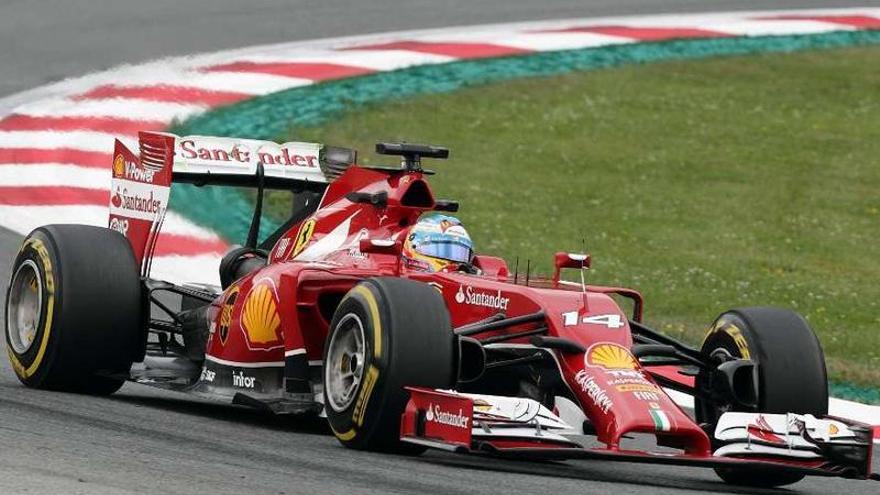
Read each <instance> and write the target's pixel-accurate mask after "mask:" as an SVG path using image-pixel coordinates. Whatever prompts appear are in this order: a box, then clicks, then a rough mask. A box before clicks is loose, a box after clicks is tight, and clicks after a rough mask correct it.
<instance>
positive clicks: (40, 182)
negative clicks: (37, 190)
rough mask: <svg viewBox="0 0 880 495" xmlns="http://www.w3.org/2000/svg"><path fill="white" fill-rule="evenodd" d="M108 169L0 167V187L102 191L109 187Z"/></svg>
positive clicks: (53, 166)
mask: <svg viewBox="0 0 880 495" xmlns="http://www.w3.org/2000/svg"><path fill="white" fill-rule="evenodd" d="M110 177H111V173H110V167H109V166H108V167H107V169H106V170H102V169H96V168H88V167H78V166H76V165H64V164H54V163H53V164H45V165H0V186H5V187H10V186H11V187H15V186H22V187H23V186H57V185H60V184H64V185H65V186H71V187H85V188H91V189H104V190H106V189H107V187H108V186H109V185H110Z"/></svg>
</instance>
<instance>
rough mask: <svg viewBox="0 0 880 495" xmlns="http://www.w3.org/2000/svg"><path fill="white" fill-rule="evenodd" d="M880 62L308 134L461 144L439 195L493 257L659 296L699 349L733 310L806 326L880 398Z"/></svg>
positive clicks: (541, 81)
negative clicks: (573, 263)
mask: <svg viewBox="0 0 880 495" xmlns="http://www.w3.org/2000/svg"><path fill="white" fill-rule="evenodd" d="M878 63H880V48H876V47H873V48H872V47H868V48H849V49H836V50H828V51H817V52H803V53H795V54H768V55H753V56H744V57H730V58H719V59H710V60H699V61H687V62H665V63H657V64H650V65H644V66H629V67H623V68H614V69H607V70H602V71H595V72H580V73H572V74H569V75H564V76H556V77H550V78H532V79H524V80H518V81H513V82H502V83H495V84H491V85H486V86H479V87H471V88H466V89H463V90H460V91H457V92H454V93H449V94H437V95H431V96H421V97H413V98H409V99H405V100H398V101H395V102H390V103H383V104H381V105H371V106H368V107H366V108H363V109H360V110H357V111H354V112H352V113H348V114H346V115H344V116H343V117H342V118H341V119H339V120H336V121H334V122H332V123H329V124H325V125H322V126H320V127H303V128H298V129H295V130H294V131H292V132H291V135H290V136H279V137H278V138H279V139H286V138H290V137H292V136H293V137H295V138H296V139H304V140H308V139H313V140H317V141H321V142H331V143H345V144H348V145H352V146H354V147H356V148H358V149H360V150H362V160H361V162H362V163H363V164H376V163H381V162H389V161H390V160H388V159H387V157H385V158H382V157H376V156H374V155H372V154H370V153H369V152H366V153H364V151H369V150H372V148H373V144H374V143H375V142H376V141H378V140H407V141H411V142H421V141H424V142H430V143H435V144H443V145H447V146H449V147H450V148H451V149H452V158H451V159H450V160H449V161H448V162H445V163H443V162H438V163H434V164H433V168H435V169H436V170H437V171H438V175H437V176H435V178H434V179H433V180H432V183H433V185H434V189H435V192H436V193H437V195H438V197H443V198H454V199H458V200H460V201H461V204H462V209H461V212H460V214H459V216H460V217H461V218H462V219H463V221H464V222H465V223H466V225H467V226H468V227H469V230H470V232H471V235H472V236H473V237H474V238H475V241H476V243H477V245H478V247H479V249H480V251H482V252H487V253H495V254H499V255H501V256H504V257H505V258H507V259H508V260H509V262H511V264H512V261H513V259H514V257H516V256H519V258H520V260H521V264H520V266H521V267H522V266H524V263H525V260H526V259H531V260H532V265H533V266H535V267H536V268H537V269H538V270H540V271H542V272H545V273H547V272H549V270H550V267H551V259H552V258H551V257H552V254H553V253H554V252H555V251H558V250H579V249H580V247H581V244H582V239H583V240H584V242H585V243H586V246H587V250H588V251H589V252H591V253H592V255H593V259H594V262H593V266H594V269H593V270H592V273H591V274H590V281H591V282H592V283H604V284H615V285H617V284H620V285H627V286H632V287H635V288H638V289H640V290H641V291H642V292H643V293H644V295H645V296H646V298H647V302H648V304H647V314H646V320H647V321H648V322H649V323H651V324H654V325H655V326H657V327H659V328H660V329H662V330H664V331H666V332H667V333H669V334H671V335H673V336H678V337H682V338H684V339H686V340H688V341H691V342H695V343H696V342H699V340H700V339H701V337H702V334H703V332H704V330H705V328H706V326H707V325H708V324H709V323H710V322H711V321H712V319H713V318H714V317H715V316H716V315H717V314H718V313H719V312H721V311H723V310H725V309H727V308H730V307H735V306H743V305H763V304H770V305H780V306H786V307H790V308H792V309H795V310H797V311H799V312H800V313H802V314H804V315H805V316H806V317H807V318H808V319H809V321H810V322H811V324H812V325H813V327H814V328H815V329H816V330H817V331H818V333H819V335H820V339H821V340H822V343H823V345H824V347H825V351H826V354H827V358H828V365H829V370H830V373H831V376H832V377H833V378H834V379H835V380H846V381H851V382H855V383H858V384H862V385H870V386H877V385H878V384H880V313H878V309H880V308H878V302H877V301H878V300H880V286H878V283H877V282H878V280H880V264H878V261H880V256H878V255H880V247H878V242H880V194H878V192H877V191H880V159H878V157H880V71H878V70H877V67H878Z"/></svg>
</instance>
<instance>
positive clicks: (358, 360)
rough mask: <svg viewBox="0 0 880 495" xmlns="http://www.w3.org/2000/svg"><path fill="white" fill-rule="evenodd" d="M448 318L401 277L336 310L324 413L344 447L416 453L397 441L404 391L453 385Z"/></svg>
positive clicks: (422, 289) (423, 290)
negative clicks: (410, 388)
mask: <svg viewBox="0 0 880 495" xmlns="http://www.w3.org/2000/svg"><path fill="white" fill-rule="evenodd" d="M453 344H454V335H453V333H452V325H451V323H450V320H449V312H448V310H447V309H446V305H445V304H444V303H443V299H442V297H441V296H440V294H439V293H438V292H437V290H435V289H434V288H432V287H431V286H429V285H427V284H424V283H421V282H416V281H413V280H407V279H399V278H372V279H367V280H365V281H363V282H361V283H359V284H358V285H356V286H355V287H354V288H353V289H351V291H349V292H348V294H347V295H346V296H345V298H344V299H343V300H342V302H341V303H340V304H339V306H338V308H337V309H336V312H335V314H334V315H333V321H332V323H331V326H330V333H329V335H328V337H327V345H326V346H325V347H324V409H325V411H326V413H327V419H328V420H329V422H330V427H331V428H332V430H333V433H334V434H335V435H336V438H337V439H339V441H340V442H341V443H342V444H343V445H345V446H346V447H350V448H354V449H362V450H375V451H385V452H397V453H407V454H416V453H421V452H422V451H423V450H424V449H423V448H422V447H418V446H414V445H410V444H406V443H403V442H401V441H400V418H401V415H402V414H403V410H404V408H405V406H406V402H407V400H408V398H409V394H408V393H407V391H406V390H404V388H403V387H404V386H408V385H409V386H420V387H429V388H451V387H452V386H453V385H454V384H455V376H456V374H455V370H454V359H455V356H454V349H455V346H454V345H453Z"/></svg>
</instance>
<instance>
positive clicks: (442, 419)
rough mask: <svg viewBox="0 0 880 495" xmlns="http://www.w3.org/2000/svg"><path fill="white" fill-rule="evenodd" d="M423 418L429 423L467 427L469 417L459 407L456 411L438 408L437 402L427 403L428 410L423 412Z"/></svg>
mask: <svg viewBox="0 0 880 495" xmlns="http://www.w3.org/2000/svg"><path fill="white" fill-rule="evenodd" d="M425 419H426V420H427V421H428V422H429V423H440V424H441V425H447V426H454V427H456V428H467V427H468V421H469V420H470V419H471V418H469V417H467V416H465V415H464V414H462V410H461V409H459V410H458V413H451V412H446V411H443V410H441V409H440V405H439V404H429V405H428V410H427V411H426V412H425Z"/></svg>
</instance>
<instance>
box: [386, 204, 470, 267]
mask: <svg viewBox="0 0 880 495" xmlns="http://www.w3.org/2000/svg"><path fill="white" fill-rule="evenodd" d="M473 247H474V245H473V242H471V236H469V235H468V233H467V231H466V230H464V227H463V226H462V225H461V222H460V221H459V220H458V219H457V218H455V217H451V216H449V215H431V216H427V217H423V218H420V219H419V220H418V222H416V224H415V225H413V226H412V228H411V229H410V231H409V233H408V234H407V236H406V241H405V242H404V243H403V253H402V254H403V262H404V264H405V265H406V266H407V268H411V269H414V270H419V271H424V272H439V271H445V270H450V269H455V268H458V267H459V266H461V265H468V264H470V262H471V259H472V258H473V253H474V249H473Z"/></svg>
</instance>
